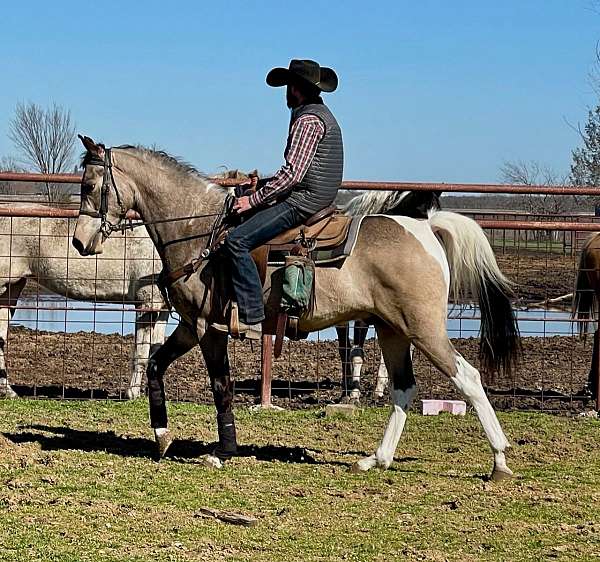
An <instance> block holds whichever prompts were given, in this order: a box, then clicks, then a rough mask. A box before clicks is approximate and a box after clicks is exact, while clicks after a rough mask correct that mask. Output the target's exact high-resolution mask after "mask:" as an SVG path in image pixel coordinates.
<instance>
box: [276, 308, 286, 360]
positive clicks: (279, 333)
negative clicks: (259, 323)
mask: <svg viewBox="0 0 600 562" xmlns="http://www.w3.org/2000/svg"><path fill="white" fill-rule="evenodd" d="M287 322H288V315H287V314H286V313H285V312H280V313H279V315H278V316H277V327H276V328H275V345H274V347H273V355H274V356H275V359H279V357H280V356H281V350H282V349H283V338H284V337H285V330H286V327H287Z"/></svg>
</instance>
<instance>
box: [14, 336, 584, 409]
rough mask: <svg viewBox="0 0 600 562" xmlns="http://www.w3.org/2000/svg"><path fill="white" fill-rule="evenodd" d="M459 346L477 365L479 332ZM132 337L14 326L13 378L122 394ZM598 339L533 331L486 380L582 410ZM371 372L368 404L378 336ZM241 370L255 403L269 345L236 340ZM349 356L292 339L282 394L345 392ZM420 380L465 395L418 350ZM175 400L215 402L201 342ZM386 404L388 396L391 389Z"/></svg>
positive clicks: (61, 389) (177, 381) (534, 404)
mask: <svg viewBox="0 0 600 562" xmlns="http://www.w3.org/2000/svg"><path fill="white" fill-rule="evenodd" d="M453 341H454V343H455V345H456V347H457V348H458V349H459V351H460V352H461V353H462V354H463V355H464V356H465V357H466V358H467V359H469V360H470V361H471V362H473V363H474V364H477V349H478V343H479V342H478V340H477V339H476V338H464V339H456V340H453ZM132 343H133V338H132V337H131V336H126V337H122V336H120V335H117V334H113V335H101V334H97V333H87V332H86V333H84V332H79V333H74V334H63V333H50V332H41V331H38V332H35V331H32V330H28V329H25V328H19V327H17V328H14V329H13V330H12V331H11V336H10V339H9V345H8V348H7V358H8V367H9V377H10V381H11V383H12V384H13V386H14V388H15V390H17V392H18V393H19V394H20V395H23V396H31V395H37V396H53V397H56V396H59V397H60V396H63V397H66V398H89V397H94V398H122V397H123V396H124V391H125V388H126V384H127V380H128V377H129V372H128V357H129V353H130V350H131V346H132ZM591 350H592V342H591V340H590V339H588V341H587V342H585V343H583V342H581V341H579V340H578V339H577V338H572V337H566V336H554V337H547V338H540V337H526V338H523V362H522V363H521V365H520V367H519V369H518V371H517V372H516V373H515V374H514V375H512V376H511V377H508V378H506V377H504V378H500V377H498V378H497V379H496V380H487V381H485V382H486V386H487V388H488V391H489V394H490V396H491V398H492V400H493V402H494V404H495V405H496V406H497V407H500V408H503V409H512V408H528V409H544V410H562V411H578V410H581V409H583V408H584V406H585V404H584V402H583V401H582V400H581V399H580V398H577V397H573V395H578V394H580V389H581V388H582V387H583V385H584V383H585V381H586V379H587V373H588V370H589V361H590V358H591ZM365 352H366V357H365V365H364V371H363V373H364V376H363V380H362V389H363V391H364V395H363V397H364V401H365V403H373V400H372V398H371V393H372V390H373V388H374V385H375V382H376V381H375V377H376V374H377V369H378V366H379V357H380V352H379V348H378V346H377V344H376V342H375V341H374V340H373V339H370V340H368V341H367V343H366V346H365ZM230 358H231V364H232V372H233V376H234V379H235V391H236V400H237V402H238V403H246V404H247V403H253V402H255V401H256V400H257V397H258V393H259V377H260V349H259V346H257V345H254V348H253V349H252V348H251V346H250V344H249V343H246V342H243V343H239V342H232V344H231V347H230ZM340 373H341V363H340V359H339V355H338V351H337V343H336V342H334V341H321V342H317V341H302V342H286V343H285V346H284V352H283V354H282V356H281V358H280V359H279V360H277V361H275V362H274V364H273V402H274V403H275V404H279V405H282V406H286V407H292V408H303V407H308V406H312V405H314V404H317V403H328V402H332V401H335V400H337V399H338V398H339V397H340V395H341V393H342V381H341V374H340ZM415 373H416V376H417V381H418V383H419V395H418V397H417V398H418V399H423V398H458V395H456V393H455V392H454V389H453V387H452V385H451V383H449V382H448V381H447V380H446V379H445V378H444V377H443V376H442V375H440V374H439V373H438V372H437V371H436V370H435V369H433V368H432V367H431V365H430V363H429V362H428V361H427V360H426V359H425V358H424V357H423V356H421V355H419V354H418V353H417V354H416V355H415ZM166 386H167V391H168V396H169V398H170V399H171V400H184V401H193V402H198V403H211V402H212V396H211V393H210V389H209V384H208V378H207V373H206V370H205V368H204V363H203V360H202V358H201V356H200V354H199V352H198V351H197V350H194V351H191V352H190V353H188V354H187V355H186V356H184V357H182V358H181V359H179V360H178V361H177V362H175V363H174V364H173V365H172V366H171V368H170V370H169V371H168V374H167V382H166ZM383 402H387V397H384V400H383Z"/></svg>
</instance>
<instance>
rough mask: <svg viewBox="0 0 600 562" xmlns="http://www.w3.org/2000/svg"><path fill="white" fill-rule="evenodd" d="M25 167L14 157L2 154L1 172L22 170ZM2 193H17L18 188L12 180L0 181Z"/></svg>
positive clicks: (0, 159) (0, 161) (0, 160)
mask: <svg viewBox="0 0 600 562" xmlns="http://www.w3.org/2000/svg"><path fill="white" fill-rule="evenodd" d="M22 171H23V167H22V166H21V165H20V164H19V163H18V162H17V161H16V160H15V159H14V158H13V157H12V156H2V157H1V158H0V172H22ZM0 194H1V195H16V194H17V190H16V189H15V186H14V185H13V183H12V182H10V181H0Z"/></svg>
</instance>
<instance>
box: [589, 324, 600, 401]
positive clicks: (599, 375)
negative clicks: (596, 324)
mask: <svg viewBox="0 0 600 562" xmlns="http://www.w3.org/2000/svg"><path fill="white" fill-rule="evenodd" d="M590 374H591V376H590V379H591V380H590V383H591V382H592V380H593V381H594V384H595V385H596V411H600V329H598V330H596V331H595V332H594V351H593V352H592V372H591V373H590Z"/></svg>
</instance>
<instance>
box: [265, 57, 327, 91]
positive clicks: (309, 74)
mask: <svg viewBox="0 0 600 562" xmlns="http://www.w3.org/2000/svg"><path fill="white" fill-rule="evenodd" d="M292 76H294V77H298V78H302V79H303V80H306V81H307V82H309V83H310V84H312V85H313V86H316V87H317V88H319V90H321V91H322V92H333V91H335V89H336V88H337V85H338V77H337V74H336V73H335V72H334V71H333V70H332V69H331V68H325V67H321V66H319V63H318V62H315V61H314V60H298V59H292V60H291V61H290V67H289V68H274V69H273V70H271V71H270V72H269V74H267V84H268V85H269V86H275V87H277V86H286V85H287V84H288V83H289V81H290V78H291V77H292Z"/></svg>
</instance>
